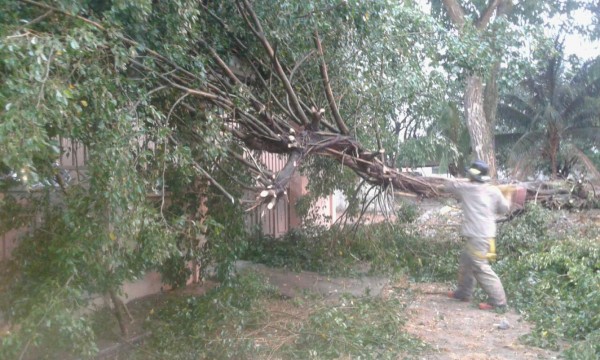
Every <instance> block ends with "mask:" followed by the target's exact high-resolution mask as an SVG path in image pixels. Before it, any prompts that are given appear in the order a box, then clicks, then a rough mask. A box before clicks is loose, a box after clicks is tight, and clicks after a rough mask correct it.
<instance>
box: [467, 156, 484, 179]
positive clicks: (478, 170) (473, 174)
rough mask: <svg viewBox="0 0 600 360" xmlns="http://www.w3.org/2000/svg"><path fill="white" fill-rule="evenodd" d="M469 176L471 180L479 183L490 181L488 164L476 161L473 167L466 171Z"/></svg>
mask: <svg viewBox="0 0 600 360" xmlns="http://www.w3.org/2000/svg"><path fill="white" fill-rule="evenodd" d="M465 171H466V173H467V176H468V177H469V179H471V180H473V181H477V182H481V183H483V182H487V181H490V177H489V172H490V167H489V166H488V164H486V163H485V162H483V161H481V160H475V161H474V162H473V163H472V164H471V166H469V167H468V168H466V169H465Z"/></svg>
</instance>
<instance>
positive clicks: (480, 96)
mask: <svg viewBox="0 0 600 360" xmlns="http://www.w3.org/2000/svg"><path fill="white" fill-rule="evenodd" d="M485 115H486V114H485V107H484V86H483V82H482V80H481V77H479V76H477V75H471V76H469V78H468V79H467V85H466V88H465V116H466V119H467V128H468V129H469V135H470V136H471V146H472V151H473V153H474V154H475V156H476V158H477V159H479V160H483V161H485V162H486V163H487V164H488V165H489V167H490V174H492V176H494V177H495V175H496V156H495V151H494V139H493V136H492V129H491V128H490V124H489V123H488V121H487V119H486V116H485Z"/></svg>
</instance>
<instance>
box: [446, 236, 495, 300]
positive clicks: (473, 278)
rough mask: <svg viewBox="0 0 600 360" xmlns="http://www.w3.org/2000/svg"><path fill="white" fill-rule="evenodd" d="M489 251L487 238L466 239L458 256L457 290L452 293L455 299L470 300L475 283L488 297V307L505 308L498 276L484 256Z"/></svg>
mask: <svg viewBox="0 0 600 360" xmlns="http://www.w3.org/2000/svg"><path fill="white" fill-rule="evenodd" d="M489 250H490V242H489V239H487V238H467V239H466V244H465V247H464V249H463V251H462V253H461V255H460V265H459V268H458V288H457V289H456V291H455V292H454V296H455V297H456V298H457V299H470V298H471V295H472V294H473V290H474V288H475V282H477V283H479V286H481V288H482V289H483V291H485V293H486V294H487V295H488V297H489V303H490V305H494V306H505V305H506V294H505V293H504V287H503V286H502V282H501V281H500V278H498V275H496V273H495V272H494V270H492V267H491V266H490V264H489V262H488V260H487V258H485V254H487V253H488V251H489Z"/></svg>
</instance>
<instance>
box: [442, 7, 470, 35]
mask: <svg viewBox="0 0 600 360" xmlns="http://www.w3.org/2000/svg"><path fill="white" fill-rule="evenodd" d="M442 2H443V3H444V6H445V7H446V10H447V12H448V16H449V17H450V20H452V23H454V25H456V27H457V28H459V29H462V27H463V26H464V25H465V12H464V10H463V8H462V7H461V6H460V4H459V3H458V1H457V0H442Z"/></svg>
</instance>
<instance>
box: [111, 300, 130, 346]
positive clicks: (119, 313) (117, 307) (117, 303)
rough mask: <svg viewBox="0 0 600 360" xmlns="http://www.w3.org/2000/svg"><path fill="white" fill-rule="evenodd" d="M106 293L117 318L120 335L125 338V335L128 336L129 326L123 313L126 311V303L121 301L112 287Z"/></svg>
mask: <svg viewBox="0 0 600 360" xmlns="http://www.w3.org/2000/svg"><path fill="white" fill-rule="evenodd" d="M108 294H109V295H110V299H111V301H112V303H113V307H114V312H115V317H116V318H117V321H118V322H119V328H120V329H121V335H122V336H123V337H124V338H127V336H129V326H128V324H127V320H126V319H125V315H126V313H127V310H126V309H127V308H126V305H125V303H124V302H123V300H121V299H119V296H117V293H116V291H115V290H114V289H110V290H109V291H108Z"/></svg>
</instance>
